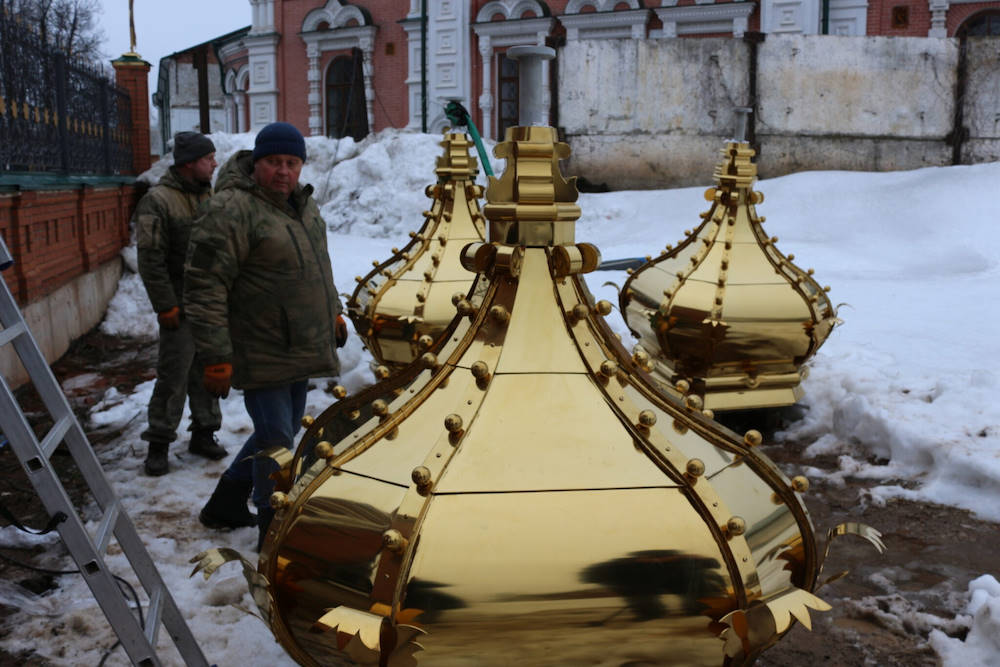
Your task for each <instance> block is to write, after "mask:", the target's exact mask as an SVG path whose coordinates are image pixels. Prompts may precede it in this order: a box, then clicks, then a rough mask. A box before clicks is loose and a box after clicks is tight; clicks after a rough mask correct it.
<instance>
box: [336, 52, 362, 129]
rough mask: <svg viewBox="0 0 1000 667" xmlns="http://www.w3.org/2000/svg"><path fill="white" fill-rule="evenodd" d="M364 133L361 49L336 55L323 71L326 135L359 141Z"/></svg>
mask: <svg viewBox="0 0 1000 667" xmlns="http://www.w3.org/2000/svg"><path fill="white" fill-rule="evenodd" d="M367 135H368V113H367V112H366V110H365V82H364V73H363V71H362V55H361V49H353V50H352V52H351V55H349V56H338V57H336V58H334V59H333V62H331V63H330V67H329V68H327V70H326V136H328V137H332V138H334V139H340V138H342V137H351V138H352V139H354V140H355V141H361V140H362V139H363V138H365V136H367Z"/></svg>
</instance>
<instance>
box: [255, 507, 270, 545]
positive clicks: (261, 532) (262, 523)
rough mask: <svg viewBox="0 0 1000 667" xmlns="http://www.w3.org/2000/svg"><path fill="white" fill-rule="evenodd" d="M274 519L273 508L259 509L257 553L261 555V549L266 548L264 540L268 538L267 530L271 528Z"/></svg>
mask: <svg viewBox="0 0 1000 667" xmlns="http://www.w3.org/2000/svg"><path fill="white" fill-rule="evenodd" d="M273 519H274V508H273V507H258V508H257V531H258V532H257V553H260V550H261V547H263V546H264V538H265V537H266V536H267V529H268V528H270V527H271V521H272V520H273Z"/></svg>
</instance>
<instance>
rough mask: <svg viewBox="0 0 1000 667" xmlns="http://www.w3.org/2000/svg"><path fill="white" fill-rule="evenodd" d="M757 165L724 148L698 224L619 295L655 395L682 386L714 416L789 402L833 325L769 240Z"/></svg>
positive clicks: (820, 294) (816, 292) (803, 276)
mask: <svg viewBox="0 0 1000 667" xmlns="http://www.w3.org/2000/svg"><path fill="white" fill-rule="evenodd" d="M753 156H754V151H753V149H752V148H751V147H750V145H749V144H748V143H746V142H742V141H732V142H728V143H727V144H726V146H725V148H723V149H722V160H721V161H720V162H719V165H718V166H717V167H716V169H715V187H713V188H709V189H708V190H707V191H706V192H705V198H706V199H707V200H708V201H709V202H711V208H709V210H708V211H706V212H705V213H702V214H701V217H702V222H701V224H700V225H699V226H698V227H697V228H695V229H694V230H693V231H690V230H689V231H687V232H685V238H684V239H682V240H681V241H680V242H679V243H678V245H677V247H676V248H675V247H673V246H667V250H666V251H665V252H664V253H662V254H661V255H660V256H659V257H657V258H654V259H652V260H651V261H648V262H647V263H646V264H644V265H642V266H641V267H639V268H638V269H636V271H635V272H634V273H633V274H632V275H631V276H630V277H629V279H628V281H626V283H625V285H624V286H623V287H622V290H621V292H620V305H621V311H622V313H623V315H624V316H625V319H626V322H627V323H628V326H629V329H631V330H632V332H633V334H634V335H635V336H636V337H637V338H639V343H640V345H641V346H642V347H643V348H645V350H646V351H647V352H648V353H649V354H650V356H651V358H652V366H651V370H652V373H653V375H654V377H655V378H656V379H657V381H658V382H659V384H660V386H661V387H664V388H665V389H666V390H667V391H673V389H674V388H675V387H676V385H677V383H678V382H680V383H681V386H682V387H685V386H687V387H689V389H690V391H691V392H692V393H694V394H697V395H701V396H703V397H704V401H705V405H706V407H708V408H710V409H713V410H732V409H740V408H760V407H774V406H780V405H790V404H792V403H795V402H796V401H797V400H798V399H799V398H800V397H801V395H802V390H801V387H800V386H799V383H800V382H801V380H802V378H803V377H804V372H805V370H806V369H804V368H803V364H804V363H805V362H806V361H807V360H808V359H809V358H810V357H811V356H812V355H813V354H815V352H816V350H817V349H818V348H819V346H820V345H822V344H823V341H825V340H826V338H827V336H828V335H829V334H830V331H831V330H832V328H833V327H834V325H835V324H836V322H837V319H836V313H835V311H834V308H833V306H832V304H831V303H830V300H829V298H828V297H827V295H826V292H827V291H828V290H829V287H826V288H822V287H820V286H819V284H817V283H816V281H815V280H814V279H813V277H812V269H809V270H808V271H803V270H802V269H800V268H799V267H797V266H796V265H795V264H794V263H793V262H792V260H793V259H794V256H793V255H784V254H783V253H782V252H781V251H780V250H778V248H777V242H778V239H777V237H769V236H768V235H767V233H765V231H764V226H763V223H764V218H763V217H762V216H758V215H757V211H756V205H757V204H760V203H761V202H762V201H764V195H763V194H762V193H760V192H756V191H754V190H753V189H752V188H753V184H754V181H755V180H756V177H757V166H756V164H754V163H753V161H752V158H753Z"/></svg>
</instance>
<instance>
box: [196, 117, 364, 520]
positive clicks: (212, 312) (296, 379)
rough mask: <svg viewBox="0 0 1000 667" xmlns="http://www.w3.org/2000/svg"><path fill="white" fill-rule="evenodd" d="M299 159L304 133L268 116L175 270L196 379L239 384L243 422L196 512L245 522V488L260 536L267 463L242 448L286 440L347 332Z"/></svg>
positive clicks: (219, 390)
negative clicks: (181, 279)
mask: <svg viewBox="0 0 1000 667" xmlns="http://www.w3.org/2000/svg"><path fill="white" fill-rule="evenodd" d="M305 159H306V146H305V140H304V139H303V138H302V135H301V134H300V133H299V131H298V130H297V129H295V127H293V126H292V125H289V124H288V123H271V124H270V125H268V126H266V127H265V128H263V129H262V130H261V131H260V133H259V134H258V135H257V138H256V141H255V147H254V150H253V152H252V153H251V152H250V151H240V152H239V153H237V154H236V155H234V156H233V157H232V158H231V159H230V160H229V161H228V162H227V163H226V164H225V166H223V168H222V171H221V172H220V174H219V178H218V181H217V183H216V194H215V196H213V197H212V199H211V200H209V202H208V204H207V205H206V207H205V209H204V210H205V213H204V215H203V217H202V218H200V219H199V221H198V225H197V227H196V229H195V230H194V232H193V234H192V236H191V244H190V247H189V248H188V258H187V266H186V272H185V287H184V308H185V310H186V311H187V312H188V313H189V314H190V317H191V321H192V326H193V330H194V338H195V343H196V345H197V348H198V354H199V356H200V357H201V358H202V359H203V360H204V362H205V376H204V381H205V386H206V387H207V388H208V390H209V391H210V392H212V393H214V394H216V395H218V396H226V395H227V394H228V392H229V388H230V384H231V385H232V386H233V387H236V388H237V389H242V390H243V400H244V403H245V405H246V409H247V413H248V414H249V415H250V418H251V419H252V420H253V425H254V432H253V434H251V435H250V437H249V438H248V439H247V441H246V444H244V445H243V449H242V450H241V451H240V452H239V453H238V454H237V455H236V457H235V458H234V459H233V462H232V464H231V465H230V466H229V468H228V469H227V470H226V471H225V472H224V473H223V474H222V477H221V478H220V480H219V483H218V486H217V487H216V489H215V491H214V492H213V494H212V497H211V498H210V499H209V501H208V503H207V504H206V505H205V507H204V508H203V509H202V511H201V514H200V515H199V518H200V520H201V522H202V523H203V524H205V525H206V526H209V527H212V528H233V527H238V526H242V525H246V524H247V522H248V521H249V519H250V517H252V515H251V514H250V512H249V511H248V510H247V505H246V501H247V497H248V496H249V495H250V491H251V489H252V491H253V503H254V505H255V506H256V507H257V510H258V514H257V517H258V518H257V522H258V525H259V527H260V537H261V539H263V537H264V535H265V533H266V530H267V527H268V525H270V522H271V518H272V517H273V516H274V510H272V509H271V507H270V496H271V492H272V491H273V490H274V482H273V481H272V480H271V479H270V478H269V476H270V474H271V473H272V472H273V471H274V470H275V469H276V464H275V463H274V462H273V461H272V460H271V459H269V458H266V457H262V458H254V459H248V457H252V456H254V455H255V454H257V453H259V452H261V451H266V450H268V449H271V448H274V447H278V446H280V447H287V448H291V447H292V445H293V438H294V436H295V434H296V432H297V431H298V430H299V425H300V423H301V420H302V415H303V413H304V411H305V403H306V391H307V389H308V380H309V378H313V377H328V376H333V375H338V374H339V372H340V364H339V361H338V359H337V350H336V347H340V346H342V345H343V344H344V343H345V342H346V340H347V325H346V323H345V322H344V318H343V317H342V316H341V311H342V306H341V303H340V298H339V297H338V296H337V287H336V286H335V285H334V283H333V271H332V269H331V267H330V255H329V252H328V250H327V242H326V224H325V223H324V222H323V219H322V218H321V217H320V215H319V208H318V207H317V206H316V202H315V201H314V200H313V198H312V186H311V185H306V186H304V187H303V186H301V185H299V182H298V181H299V174H300V172H301V170H302V165H303V163H304V161H305Z"/></svg>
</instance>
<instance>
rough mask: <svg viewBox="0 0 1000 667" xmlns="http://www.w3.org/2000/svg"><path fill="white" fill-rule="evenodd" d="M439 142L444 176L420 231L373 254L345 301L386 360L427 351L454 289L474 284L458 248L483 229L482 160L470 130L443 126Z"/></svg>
mask: <svg viewBox="0 0 1000 667" xmlns="http://www.w3.org/2000/svg"><path fill="white" fill-rule="evenodd" d="M441 146H443V147H444V154H443V155H442V156H441V157H439V158H438V159H437V168H436V169H435V170H434V171H435V173H436V174H437V176H438V182H437V183H436V184H435V185H430V186H428V187H427V196H428V197H430V198H431V199H432V200H433V203H432V204H431V207H430V210H427V211H424V218H425V220H424V224H423V226H422V227H421V228H420V231H418V232H411V233H410V237H411V240H410V242H409V243H408V244H407V245H406V247H404V248H403V249H402V250H399V249H397V248H393V255H392V257H390V258H389V259H388V260H386V261H385V262H382V263H381V264H380V263H378V262H374V264H375V268H374V269H372V270H371V272H369V274H368V275H367V276H365V277H364V278H361V277H359V278H358V279H357V281H358V286H357V288H356V289H355V290H354V294H352V295H351V298H350V299H349V300H348V302H347V312H348V315H350V317H351V320H352V321H353V322H354V328H355V329H356V330H357V331H358V333H359V335H360V336H361V339H362V340H363V341H364V343H365V345H366V346H367V347H368V349H369V350H370V351H371V353H372V356H374V357H375V359H376V360H377V361H378V362H379V363H381V364H385V365H386V366H391V367H395V368H399V367H401V366H403V365H405V364H408V363H410V362H411V361H413V359H415V358H416V357H417V356H418V355H419V354H420V353H421V352H422V350H421V345H420V338H421V337H422V336H429V337H430V340H431V341H434V340H437V339H438V338H439V337H440V336H441V333H442V332H443V331H444V329H445V327H447V326H448V323H449V322H450V321H451V319H452V317H454V315H455V309H454V307H453V306H452V303H451V297H452V295H453V294H454V293H455V292H461V293H463V294H465V293H466V292H468V290H469V285H471V284H472V280H473V278H475V275H474V274H472V273H470V272H469V271H468V270H466V269H464V268H462V265H461V264H460V263H459V261H458V252H459V250H461V248H462V246H463V245H465V244H466V243H470V242H472V241H482V240H483V237H484V229H483V227H484V224H483V216H482V213H481V212H480V210H479V204H478V203H477V200H478V198H479V197H482V196H483V188H482V186H480V185H476V184H475V178H476V173H477V169H478V162H477V161H476V158H474V157H471V156H470V155H469V148H470V147H471V146H472V144H471V143H470V141H469V138H468V137H467V136H466V135H465V134H462V133H445V135H444V140H443V141H442V142H441ZM377 379H380V380H381V379H383V378H382V377H379V378H377Z"/></svg>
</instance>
